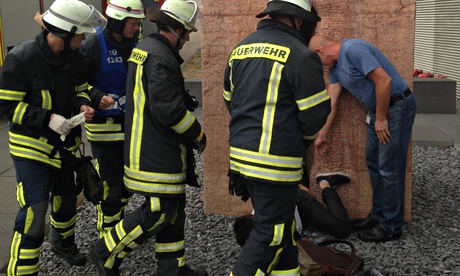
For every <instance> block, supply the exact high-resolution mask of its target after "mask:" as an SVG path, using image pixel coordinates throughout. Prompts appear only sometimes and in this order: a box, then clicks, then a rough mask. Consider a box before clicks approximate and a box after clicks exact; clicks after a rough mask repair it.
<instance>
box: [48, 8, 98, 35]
mask: <svg viewBox="0 0 460 276" xmlns="http://www.w3.org/2000/svg"><path fill="white" fill-rule="evenodd" d="M42 20H43V21H44V22H46V23H47V24H49V25H51V26H53V27H55V28H58V29H60V30H63V31H65V32H69V33H75V34H83V33H86V34H94V33H96V32H100V31H102V30H103V29H104V27H105V25H106V24H107V20H106V19H105V18H104V16H103V15H102V14H101V13H100V12H99V11H97V10H96V9H95V8H94V7H93V6H91V5H86V4H85V3H83V2H81V1H78V0H56V1H54V3H53V4H52V5H51V7H50V8H49V9H48V10H47V11H46V12H45V13H44V14H43V16H42ZM97 27H99V28H98V29H97V30H96V28H97Z"/></svg>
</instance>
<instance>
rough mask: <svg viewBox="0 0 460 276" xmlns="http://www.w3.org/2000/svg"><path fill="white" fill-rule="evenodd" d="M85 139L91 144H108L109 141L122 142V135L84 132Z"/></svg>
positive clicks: (123, 138) (123, 136) (123, 137)
mask: <svg viewBox="0 0 460 276" xmlns="http://www.w3.org/2000/svg"><path fill="white" fill-rule="evenodd" d="M86 138H87V139H88V141H91V142H109V141H124V140H125V135H124V133H98V134H96V133H91V132H86Z"/></svg>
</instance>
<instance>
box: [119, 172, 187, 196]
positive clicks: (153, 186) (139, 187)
mask: <svg viewBox="0 0 460 276" xmlns="http://www.w3.org/2000/svg"><path fill="white" fill-rule="evenodd" d="M123 181H124V183H125V186H126V187H127V188H128V189H130V190H134V191H139V192H144V193H149V194H169V195H178V194H183V193H185V184H172V185H168V184H158V183H152V182H141V181H136V180H133V179H130V178H126V177H124V178H123ZM183 181H185V176H184V180H183Z"/></svg>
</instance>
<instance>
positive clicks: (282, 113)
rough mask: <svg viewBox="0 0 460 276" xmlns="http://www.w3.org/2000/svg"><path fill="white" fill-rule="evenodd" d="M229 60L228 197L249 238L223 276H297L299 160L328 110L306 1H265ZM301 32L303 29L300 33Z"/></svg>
mask: <svg viewBox="0 0 460 276" xmlns="http://www.w3.org/2000/svg"><path fill="white" fill-rule="evenodd" d="M266 15H270V17H271V18H270V19H264V20H262V21H260V22H259V24H258V26H257V31H255V32H253V33H252V34H250V35H249V36H247V37H246V38H245V39H244V40H243V41H242V42H240V43H239V44H238V45H237V46H236V48H235V49H234V50H233V51H232V53H231V54H230V57H229V60H228V63H227V66H226V69H225V75H224V92H223V97H224V100H225V103H226V105H227V108H228V110H229V112H230V115H231V119H230V123H229V129H230V136H229V144H230V171H229V176H230V185H229V188H230V190H231V193H233V192H235V193H236V194H237V195H243V198H242V199H247V198H244V196H247V197H249V196H250V198H251V201H252V205H253V207H254V211H255V215H254V230H253V231H251V234H250V236H249V238H248V240H247V242H246V244H245V245H244V247H243V248H242V251H241V254H240V255H239V256H238V259H237V261H236V264H235V266H234V267H233V269H232V272H231V274H230V275H235V276H247V275H269V274H272V275H273V274H276V275H299V263H298V261H297V248H296V243H295V241H294V239H293V232H294V230H295V222H294V210H295V204H296V198H297V191H298V184H300V183H301V182H302V159H303V158H304V156H305V154H306V148H307V147H308V146H309V145H310V144H311V143H312V141H314V139H315V137H316V136H317V133H318V131H319V130H320V129H321V127H322V126H323V125H324V123H325V122H326V119H327V116H328V115H329V112H330V110H331V106H330V99H329V96H328V94H327V91H326V86H325V83H324V79H323V68H322V65H321V62H320V59H319V57H318V55H317V54H315V53H314V52H312V51H310V50H309V49H308V47H307V43H306V40H305V38H304V36H305V34H304V32H305V28H303V27H302V25H303V24H308V25H315V24H316V22H317V21H318V17H317V15H315V14H314V13H312V12H311V3H310V1H308V0H270V1H268V5H267V8H266V9H265V10H264V11H263V12H262V13H260V14H259V15H257V17H259V18H261V17H264V16H266ZM307 30H308V28H307Z"/></svg>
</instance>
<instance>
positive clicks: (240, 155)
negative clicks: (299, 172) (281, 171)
mask: <svg viewBox="0 0 460 276" xmlns="http://www.w3.org/2000/svg"><path fill="white" fill-rule="evenodd" d="M230 157H232V158H235V159H238V160H243V161H248V162H252V163H259V164H264V165H268V166H274V167H284V168H300V167H301V166H302V157H291V156H281V155H273V154H268V153H260V152H255V151H249V150H245V149H239V148H235V147H230Z"/></svg>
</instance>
